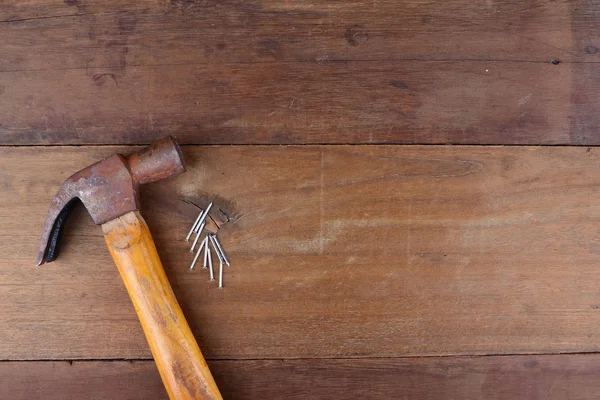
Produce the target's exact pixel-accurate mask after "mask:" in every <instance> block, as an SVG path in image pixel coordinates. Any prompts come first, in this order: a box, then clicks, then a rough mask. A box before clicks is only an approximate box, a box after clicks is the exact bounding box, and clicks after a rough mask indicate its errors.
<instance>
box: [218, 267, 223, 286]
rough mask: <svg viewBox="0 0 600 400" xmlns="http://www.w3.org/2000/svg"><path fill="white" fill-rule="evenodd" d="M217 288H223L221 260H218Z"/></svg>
mask: <svg viewBox="0 0 600 400" xmlns="http://www.w3.org/2000/svg"><path fill="white" fill-rule="evenodd" d="M219 289H223V260H219Z"/></svg>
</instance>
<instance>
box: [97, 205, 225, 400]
mask: <svg viewBox="0 0 600 400" xmlns="http://www.w3.org/2000/svg"><path fill="white" fill-rule="evenodd" d="M102 230H103V231H104V239H105V240H106V244H107V245H108V249H109V250H110V253H111V254H112V256H113V259H114V260H115V263H116V264H117V267H118V268H119V273H120V274H121V277H122V278H123V282H125V286H126V287H127V291H128V292H129V295H130V296H131V300H132V302H133V306H134V307H135V311H136V312H137V314H138V317H139V319H140V322H141V323H142V327H143V328H144V333H145V334H146V338H147V339H148V343H149V344H150V350H152V355H153V356H154V360H155V362H156V365H157V367H158V371H159V372H160V376H161V377H162V380H163V383H164V385H165V387H166V389H167V392H168V393H169V397H170V398H171V399H211V400H212V399H222V397H221V394H220V393H219V389H218V388H217V385H216V384H215V381H214V379H213V377H212V375H211V373H210V370H209V369H208V366H207V365H206V361H204V357H203V356H202V353H201V352H200V349H199V348H198V344H196V340H195V339H194V336H193V335H192V332H191V330H190V327H189V326H188V324H187V321H186V320H185V317H184V316H183V313H182V312H181V308H180V307H179V304H178V303H177V300H176V299H175V295H174V294H173V291H172V290H171V286H170V285H169V281H168V280H167V276H166V275H165V271H164V269H163V267H162V264H161V262H160V259H159V258H158V253H157V252H156V247H155V246H154V241H153V240H152V236H151V235H150V231H149V230H148V226H147V225H146V222H145V221H144V219H143V218H142V216H141V215H140V214H139V212H137V211H132V212H129V213H127V214H125V215H123V216H121V217H119V218H116V219H114V220H112V221H109V222H107V223H105V224H103V225H102Z"/></svg>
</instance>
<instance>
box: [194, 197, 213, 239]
mask: <svg viewBox="0 0 600 400" xmlns="http://www.w3.org/2000/svg"><path fill="white" fill-rule="evenodd" d="M212 205H213V203H212V202H211V203H210V204H209V205H208V206H207V207H206V210H204V214H202V218H200V221H198V223H197V224H196V226H195V228H196V229H194V232H202V228H200V229H198V228H199V227H200V225H205V222H204V221H205V220H206V217H207V216H208V212H209V211H210V208H211V207H212Z"/></svg>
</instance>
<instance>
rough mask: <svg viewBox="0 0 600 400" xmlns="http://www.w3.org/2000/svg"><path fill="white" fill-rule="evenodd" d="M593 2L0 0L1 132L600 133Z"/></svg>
mask: <svg viewBox="0 0 600 400" xmlns="http://www.w3.org/2000/svg"><path fill="white" fill-rule="evenodd" d="M598 5H599V4H598V2H597V1H593V0H578V1H549V0H544V1H533V0H532V1H516V0H505V1H495V2H489V1H483V0H482V1H468V0H452V1H447V2H423V1H419V0H410V1H405V2H398V1H393V0H380V1H377V2H366V1H365V2H348V1H333V2H322V1H315V0H305V1H298V2H292V3H290V2H288V1H284V0H276V1H270V2H265V1H259V0H254V1H243V2H242V1H227V2H205V1H183V0H172V1H166V0H142V1H138V2H132V1H127V0H110V1H105V2H92V1H86V0H65V1H63V2H60V1H50V0H29V1H26V2H23V1H17V0H8V1H4V2H3V3H2V6H0V37H1V38H2V40H1V41H0V55H1V57H0V143H1V144H10V145H30V144H86V143H88V144H107V143H114V144H121V143H127V144H136V143H148V142H149V141H151V140H152V139H153V138H156V137H158V136H161V135H164V134H175V135H177V136H178V137H179V139H180V140H181V141H182V142H185V143H196V144H207V143H212V144H215V143H217V144H219V143H220V144H230V143H238V144H257V143H264V144H269V143H274V144H281V143H288V144H306V143H462V144H574V145H586V144H590V145H591V144H595V145H597V144H600V135H598V133H597V132H598V128H599V127H600V119H599V118H598V116H597V111H596V110H598V109H599V108H600V101H599V100H598V96H597V93H598V91H599V89H600V78H598V74H597V73H596V64H597V63H598V61H599V59H598V57H600V53H599V52H598V48H599V47H600V28H598V26H599V24H598V23H597V21H598V17H599V15H598V14H599V13H600V11H598V10H600V7H598ZM553 60H554V61H555V63H557V64H556V65H555V64H552V63H551V61H553Z"/></svg>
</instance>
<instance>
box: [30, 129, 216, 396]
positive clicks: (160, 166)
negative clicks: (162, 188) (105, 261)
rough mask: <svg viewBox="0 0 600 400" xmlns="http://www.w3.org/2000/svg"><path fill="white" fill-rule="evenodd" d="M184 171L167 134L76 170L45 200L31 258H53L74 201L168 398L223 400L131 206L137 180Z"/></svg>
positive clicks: (41, 260)
mask: <svg viewBox="0 0 600 400" xmlns="http://www.w3.org/2000/svg"><path fill="white" fill-rule="evenodd" d="M184 171H185V166H184V162H183V157H182V154H181V150H180V149H179V146H178V145H177V143H176V142H175V141H174V139H173V138H171V137H166V138H163V139H159V140H157V141H156V142H154V143H152V144H151V145H150V146H149V147H146V148H144V149H142V150H141V151H139V152H137V153H135V154H132V155H130V156H129V157H125V156H123V155H121V154H115V155H113V156H110V157H108V158H106V159H104V160H102V161H100V162H98V163H96V164H93V165H90V166H89V167H87V168H84V169H82V170H81V171H79V172H77V173H75V174H74V175H72V176H71V177H70V178H68V179H67V180H66V181H65V182H64V183H63V184H62V185H61V186H60V188H59V189H58V193H57V194H56V196H54V200H52V204H51V205H50V210H49V211H48V216H47V217H46V222H45V224H44V228H43V230H42V240H41V245H40V251H39V253H38V258H37V265H42V264H44V263H45V262H51V261H54V260H55V259H56V257H57V256H58V244H59V240H60V237H61V233H62V231H63V227H64V222H65V220H66V219H67V217H68V215H69V213H70V211H71V209H72V208H73V206H74V205H75V203H76V201H78V200H79V201H81V202H82V203H83V205H84V206H85V208H86V209H87V210H88V212H89V213H90V215H91V216H92V219H93V220H94V223H95V224H96V225H102V231H103V233H104V240H105V241H106V244H107V245H108V250H109V251H110V254H111V255H112V257H113V259H114V261H115V264H117V268H118V270H119V273H120V274H121V278H122V279H123V282H124V283H125V287H126V288H127V291H128V292H129V296H130V297H131V301H132V302H133V306H134V308H135V311H136V312H137V315H138V317H139V319H140V322H141V324H142V328H143V329H144V334H145V335H146V339H147V340H148V344H149V345H150V350H151V351H152V355H153V357H154V360H155V362H156V365H157V367H158V371H159V372H160V376H161V378H162V381H163V383H164V385H165V388H166V389H167V393H168V394H169V398H170V399H177V400H179V399H211V400H212V399H222V397H221V394H220V393H219V389H218V388H217V385H216V383H215V381H214V379H213V377H212V375H211V373H210V370H209V369H208V366H207V365H206V361H205V360H204V357H203V356H202V353H201V352H200V349H199V347H198V344H197V343H196V340H195V339H194V335H193V334H192V331H191V330H190V327H189V325H188V323H187V321H186V319H185V317H184V316H183V313H182V311H181V307H180V306H179V304H178V303H177V299H176V298H175V295H174V294H173V290H172V289H171V286H170V285H169V281H168V279H167V276H166V275H165V271H164V269H163V266H162V264H161V262H160V259H159V257H158V253H157V251H156V246H155V245H154V241H153V240H152V236H151V235H150V230H149V229H148V225H146V222H145V221H144V219H143V218H142V216H141V215H140V213H139V211H138V210H139V199H138V185H140V184H143V183H148V182H154V181H158V180H160V179H164V178H168V177H170V176H174V175H177V174H180V173H182V172H184Z"/></svg>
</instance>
